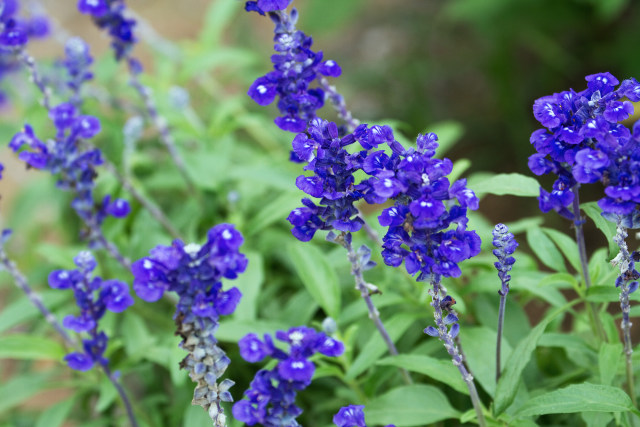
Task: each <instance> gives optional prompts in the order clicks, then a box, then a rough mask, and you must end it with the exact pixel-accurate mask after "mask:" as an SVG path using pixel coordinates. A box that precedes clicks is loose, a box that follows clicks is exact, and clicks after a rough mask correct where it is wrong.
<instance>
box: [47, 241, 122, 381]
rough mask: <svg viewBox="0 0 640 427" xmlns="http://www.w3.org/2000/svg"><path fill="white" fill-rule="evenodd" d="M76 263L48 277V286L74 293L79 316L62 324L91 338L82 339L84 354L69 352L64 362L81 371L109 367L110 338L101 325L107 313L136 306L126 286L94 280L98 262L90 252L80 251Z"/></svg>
mask: <svg viewBox="0 0 640 427" xmlns="http://www.w3.org/2000/svg"><path fill="white" fill-rule="evenodd" d="M73 260H74V262H75V264H76V265H77V266H78V268H77V269H75V270H55V271H52V272H51V274H49V286H51V287H52V288H54V289H71V290H73V293H74V296H75V299H76V303H77V304H78V307H80V315H79V316H73V315H68V316H66V317H65V318H64V320H63V322H62V324H63V326H64V327H65V328H67V329H70V330H72V331H75V332H78V333H83V332H84V333H87V334H89V337H90V338H88V339H84V340H82V347H83V349H84V352H73V353H70V354H68V355H67V356H65V358H64V360H65V361H66V362H67V364H68V365H69V367H70V368H72V369H75V370H78V371H87V370H89V369H91V368H92V367H93V366H94V365H95V364H98V365H101V366H102V367H106V366H107V364H108V360H107V359H106V358H105V357H104V352H105V350H106V348H107V341H108V338H107V335H106V334H105V333H104V332H101V331H99V330H98V322H99V321H100V319H101V318H102V317H103V316H104V314H105V311H106V310H109V311H112V312H114V313H120V312H122V311H124V310H126V309H127V308H128V307H129V306H131V305H132V304H133V298H132V297H131V295H129V287H128V286H127V284H126V283H124V282H121V281H119V280H103V279H102V278H100V277H97V276H96V277H92V276H93V270H95V268H96V266H97V263H96V260H95V258H94V257H93V255H92V254H91V253H90V252H88V251H83V252H80V253H79V254H78V255H77V256H76V257H75V258H74V259H73Z"/></svg>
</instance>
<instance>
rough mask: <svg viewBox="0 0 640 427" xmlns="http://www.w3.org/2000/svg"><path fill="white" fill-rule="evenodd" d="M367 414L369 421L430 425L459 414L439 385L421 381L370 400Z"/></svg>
mask: <svg viewBox="0 0 640 427" xmlns="http://www.w3.org/2000/svg"><path fill="white" fill-rule="evenodd" d="M365 414H366V419H367V422H368V423H371V424H374V423H375V424H392V423H393V424H395V425H396V426H397V427H404V426H424V425H430V424H433V423H436V422H438V421H442V420H446V419H449V418H458V417H459V416H460V412H458V411H457V410H455V409H454V408H453V407H452V406H451V405H450V404H449V401H448V400H447V397H446V396H445V395H444V393H442V392H441V391H440V390H438V389H437V388H436V387H433V386H429V385H418V384H414V385H409V386H404V387H398V388H396V389H393V390H391V391H390V392H388V393H386V394H383V395H382V396H380V397H377V398H375V399H373V400H370V401H369V403H367V405H366V408H365Z"/></svg>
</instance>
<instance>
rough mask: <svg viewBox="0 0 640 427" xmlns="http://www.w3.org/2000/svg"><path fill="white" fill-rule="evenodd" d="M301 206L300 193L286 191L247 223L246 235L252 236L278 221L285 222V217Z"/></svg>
mask: <svg viewBox="0 0 640 427" xmlns="http://www.w3.org/2000/svg"><path fill="white" fill-rule="evenodd" d="M298 206H300V194H299V193H297V192H296V193H284V194H282V195H280V196H279V197H276V198H275V199H274V200H273V201H271V202H269V203H267V204H265V205H264V206H263V207H262V208H261V209H260V210H259V211H258V212H257V213H256V215H255V216H254V217H253V218H251V220H250V221H249V224H248V225H247V232H246V233H245V235H247V236H250V235H253V234H255V233H258V232H260V231H262V230H264V229H265V228H266V227H268V226H270V225H271V224H274V223H276V222H282V223H285V218H286V217H287V216H288V215H289V213H291V211H292V210H294V209H295V208H297V207H298Z"/></svg>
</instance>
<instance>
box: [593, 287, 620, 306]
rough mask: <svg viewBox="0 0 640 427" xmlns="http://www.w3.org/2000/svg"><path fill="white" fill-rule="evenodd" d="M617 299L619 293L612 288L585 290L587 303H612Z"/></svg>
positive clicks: (616, 289)
mask: <svg viewBox="0 0 640 427" xmlns="http://www.w3.org/2000/svg"><path fill="white" fill-rule="evenodd" d="M619 299H620V292H619V291H618V288H614V287H613V286H592V287H590V288H589V289H587V301H592V302H613V301H618V300H619Z"/></svg>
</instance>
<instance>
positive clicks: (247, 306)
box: [233, 252, 264, 320]
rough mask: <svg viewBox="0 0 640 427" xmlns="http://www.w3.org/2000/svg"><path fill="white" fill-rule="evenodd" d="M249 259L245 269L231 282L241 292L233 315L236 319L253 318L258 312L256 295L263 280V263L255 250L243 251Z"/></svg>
mask: <svg viewBox="0 0 640 427" xmlns="http://www.w3.org/2000/svg"><path fill="white" fill-rule="evenodd" d="M245 255H246V256H247V258H248V259H249V265H248V266H247V270H246V271H245V272H244V273H243V274H241V275H240V276H238V278H237V279H236V280H235V281H234V282H233V284H234V285H235V286H236V287H237V288H238V289H240V292H242V298H241V299H240V303H239V304H238V308H237V309H236V311H235V312H234V317H235V318H236V319H238V320H255V319H256V316H257V313H258V295H259V294H260V288H261V287H262V283H263V282H264V265H263V264H264V263H263V261H262V255H260V254H259V253H257V252H245Z"/></svg>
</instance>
